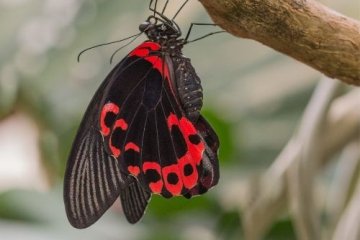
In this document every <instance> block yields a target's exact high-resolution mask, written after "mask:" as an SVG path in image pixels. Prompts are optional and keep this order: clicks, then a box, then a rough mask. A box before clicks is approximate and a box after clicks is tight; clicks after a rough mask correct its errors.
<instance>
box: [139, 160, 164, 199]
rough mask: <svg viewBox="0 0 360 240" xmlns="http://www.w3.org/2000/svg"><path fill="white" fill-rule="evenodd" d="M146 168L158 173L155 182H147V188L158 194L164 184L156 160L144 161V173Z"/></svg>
mask: <svg viewBox="0 0 360 240" xmlns="http://www.w3.org/2000/svg"><path fill="white" fill-rule="evenodd" d="M148 170H155V171H156V172H157V173H158V174H159V176H160V180H159V181H157V182H151V183H149V188H150V189H151V191H152V192H153V193H156V194H160V193H161V191H162V188H163V186H164V183H163V181H162V178H161V166H160V164H159V163H157V162H146V161H145V162H144V164H143V172H144V173H145V174H146V172H147V171H148Z"/></svg>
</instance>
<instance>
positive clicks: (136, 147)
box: [125, 142, 140, 153]
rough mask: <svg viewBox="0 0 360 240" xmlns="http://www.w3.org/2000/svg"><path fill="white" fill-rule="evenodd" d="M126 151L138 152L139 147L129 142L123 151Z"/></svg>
mask: <svg viewBox="0 0 360 240" xmlns="http://www.w3.org/2000/svg"><path fill="white" fill-rule="evenodd" d="M128 150H134V151H135V152H138V153H139V152H140V147H139V146H138V145H136V144H135V143H133V142H129V143H127V144H126V146H125V151H128Z"/></svg>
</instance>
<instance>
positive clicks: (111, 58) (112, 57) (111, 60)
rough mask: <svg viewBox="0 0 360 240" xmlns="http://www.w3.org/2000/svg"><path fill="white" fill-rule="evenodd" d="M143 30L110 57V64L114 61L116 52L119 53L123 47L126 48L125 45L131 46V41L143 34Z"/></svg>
mask: <svg viewBox="0 0 360 240" xmlns="http://www.w3.org/2000/svg"><path fill="white" fill-rule="evenodd" d="M142 33H143V32H141V33H139V34H136V35H134V36H133V37H134V38H133V39H132V40H131V41H130V42H128V43H127V44H125V45H124V46H122V47H120V48H118V49H117V50H116V51H115V52H114V53H113V54H112V55H111V57H110V64H112V62H113V60H114V56H115V55H116V53H118V52H119V51H120V50H121V49H123V48H125V47H127V46H129V45H130V44H131V43H133V42H134V41H135V40H136V39H138V37H140V36H141V34H142Z"/></svg>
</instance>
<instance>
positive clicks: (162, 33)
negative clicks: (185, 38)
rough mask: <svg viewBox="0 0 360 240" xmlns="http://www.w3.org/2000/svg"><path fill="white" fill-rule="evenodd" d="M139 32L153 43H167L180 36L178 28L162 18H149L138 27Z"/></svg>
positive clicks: (172, 22) (170, 21) (173, 23)
mask: <svg viewBox="0 0 360 240" xmlns="http://www.w3.org/2000/svg"><path fill="white" fill-rule="evenodd" d="M139 30H140V31H141V32H143V33H145V34H146V35H147V37H148V38H149V40H151V41H154V42H161V43H163V42H168V41H169V40H176V39H178V38H179V37H180V36H181V30H180V28H179V26H178V25H177V24H176V23H175V22H174V21H172V20H170V19H168V18H164V17H157V16H150V17H148V19H147V20H146V21H145V22H143V23H141V24H140V25H139Z"/></svg>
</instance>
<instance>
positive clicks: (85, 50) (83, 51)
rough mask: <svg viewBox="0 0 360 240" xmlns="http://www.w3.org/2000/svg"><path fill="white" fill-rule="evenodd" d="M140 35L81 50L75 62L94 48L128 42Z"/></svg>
mask: <svg viewBox="0 0 360 240" xmlns="http://www.w3.org/2000/svg"><path fill="white" fill-rule="evenodd" d="M141 33H142V32H141ZM141 33H137V34H135V35H132V36H130V37H127V38H124V39H121V40H117V41H113V42H108V43H102V44H98V45H95V46H92V47H89V48H86V49H84V50H82V51H81V52H80V53H79V55H78V57H77V61H78V62H80V57H81V55H82V54H83V53H85V52H87V51H89V50H91V49H94V48H97V47H101V46H107V45H110V44H114V43H119V42H123V41H126V40H129V39H131V38H133V37H138V36H139V35H141Z"/></svg>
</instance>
